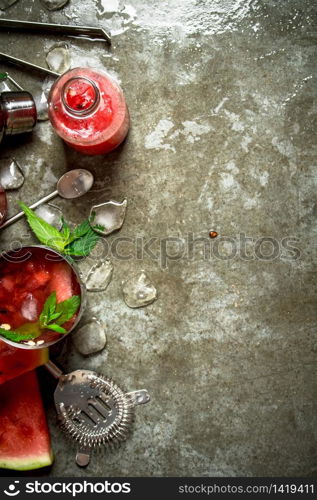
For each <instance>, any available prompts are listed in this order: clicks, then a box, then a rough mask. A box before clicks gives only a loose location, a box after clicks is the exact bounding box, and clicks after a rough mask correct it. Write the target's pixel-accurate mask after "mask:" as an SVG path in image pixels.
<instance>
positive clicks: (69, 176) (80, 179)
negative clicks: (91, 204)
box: [0, 168, 94, 229]
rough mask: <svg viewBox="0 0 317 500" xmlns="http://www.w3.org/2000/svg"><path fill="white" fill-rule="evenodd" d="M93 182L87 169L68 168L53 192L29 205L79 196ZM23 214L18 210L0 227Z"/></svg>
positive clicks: (35, 205) (36, 205)
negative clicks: (58, 198) (56, 198)
mask: <svg viewBox="0 0 317 500" xmlns="http://www.w3.org/2000/svg"><path fill="white" fill-rule="evenodd" d="M93 183H94V177H93V175H92V173H91V172H89V171H88V170H84V169H82V168H76V169H74V170H70V171H69V172H66V174H64V175H62V177H61V178H60V179H59V181H58V182H57V186H56V188H57V189H56V191H53V193H51V194H49V195H47V196H45V197H44V198H41V199H40V200H39V201H37V202H36V203H33V205H30V208H36V207H38V206H39V205H42V203H46V202H47V201H50V200H52V199H53V198H55V197H56V196H58V195H59V196H61V197H62V198H66V199H67V200H70V199H74V198H79V197H80V196H83V195H84V194H86V193H87V192H88V191H89V190H90V189H91V187H92V185H93ZM23 216H24V212H19V213H18V214H16V215H14V217H11V219H8V220H7V221H6V222H4V224H2V225H1V226H0V229H3V228H4V227H7V226H10V225H11V224H13V223H14V222H16V221H17V220H19V219H21V217H23Z"/></svg>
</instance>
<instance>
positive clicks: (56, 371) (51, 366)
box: [44, 360, 63, 378]
mask: <svg viewBox="0 0 317 500" xmlns="http://www.w3.org/2000/svg"><path fill="white" fill-rule="evenodd" d="M44 366H45V368H46V369H47V370H48V371H49V372H50V374H51V375H53V377H54V378H60V377H61V376H62V375H63V372H62V370H60V369H59V368H58V366H56V365H55V364H54V363H53V361H51V360H49V361H48V362H47V363H45V365H44Z"/></svg>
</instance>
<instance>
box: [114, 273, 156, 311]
mask: <svg viewBox="0 0 317 500" xmlns="http://www.w3.org/2000/svg"><path fill="white" fill-rule="evenodd" d="M122 292H123V298H124V301H125V303H126V304H127V306H129V307H132V308H136V307H144V306H147V305H148V304H151V303H152V302H154V300H156V298H157V291H156V288H155V286H154V285H153V283H152V282H151V280H150V278H149V277H148V276H147V275H146V274H145V272H144V271H141V272H140V273H134V274H132V275H131V276H130V277H129V278H128V279H127V280H126V281H124V282H123V283H122Z"/></svg>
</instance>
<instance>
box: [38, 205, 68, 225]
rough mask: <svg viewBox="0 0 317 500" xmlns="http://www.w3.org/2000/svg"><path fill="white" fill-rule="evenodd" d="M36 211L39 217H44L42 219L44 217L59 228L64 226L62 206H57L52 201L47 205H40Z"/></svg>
mask: <svg viewBox="0 0 317 500" xmlns="http://www.w3.org/2000/svg"><path fill="white" fill-rule="evenodd" d="M35 213H36V214H37V215H38V216H39V217H42V219H44V220H45V221H46V222H48V223H49V224H51V225H52V226H54V227H56V228H57V229H58V230H60V229H61V228H62V225H63V223H62V216H63V212H62V211H61V209H60V208H58V207H56V206H55V205H53V204H51V203H48V204H47V205H40V206H39V207H38V208H37V209H36V210H35Z"/></svg>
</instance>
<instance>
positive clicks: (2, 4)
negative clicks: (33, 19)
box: [0, 0, 18, 10]
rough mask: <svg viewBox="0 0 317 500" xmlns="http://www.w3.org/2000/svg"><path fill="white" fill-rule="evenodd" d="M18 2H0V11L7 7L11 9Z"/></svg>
mask: <svg viewBox="0 0 317 500" xmlns="http://www.w3.org/2000/svg"><path fill="white" fill-rule="evenodd" d="M17 1H18V0H0V10H5V9H7V8H8V7H11V5H13V4H14V3H15V2H17Z"/></svg>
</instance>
